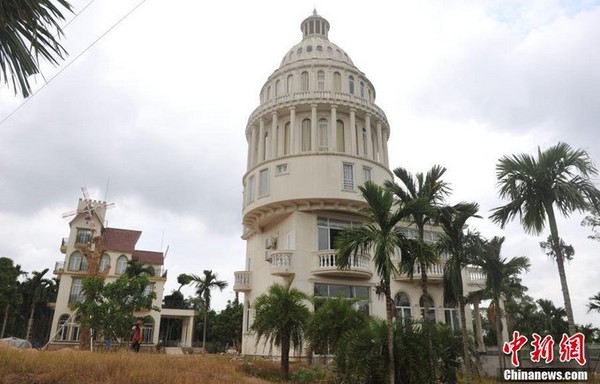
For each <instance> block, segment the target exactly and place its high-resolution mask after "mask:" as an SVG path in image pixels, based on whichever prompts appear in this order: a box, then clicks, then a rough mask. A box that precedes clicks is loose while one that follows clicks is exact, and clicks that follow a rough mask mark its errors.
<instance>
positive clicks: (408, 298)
mask: <svg viewBox="0 0 600 384" xmlns="http://www.w3.org/2000/svg"><path fill="white" fill-rule="evenodd" d="M300 29H301V31H302V41H300V43H298V44H296V45H294V46H293V47H292V48H291V49H290V50H289V51H288V52H287V53H286V54H285V56H284V57H283V60H282V61H281V64H280V66H279V68H278V69H276V70H275V71H274V72H273V74H271V76H269V78H268V79H267V81H266V82H265V84H264V86H263V87H262V89H261V91H260V105H259V106H258V107H257V108H256V109H255V110H254V111H253V112H252V114H251V115H250V118H249V119H248V125H247V126H246V139H247V142H248V166H247V172H246V173H245V175H244V177H243V185H244V201H243V225H244V233H243V236H242V237H243V239H245V240H246V242H247V248H246V269H245V270H244V271H239V272H235V285H234V290H235V291H236V292H243V293H244V301H243V303H244V308H245V313H244V324H243V330H244V337H243V342H242V353H243V354H248V355H267V354H269V348H268V346H267V347H265V346H263V345H262V343H260V344H258V345H256V342H255V339H254V337H253V336H252V334H251V333H250V332H248V330H249V328H250V326H251V324H252V322H253V317H254V311H253V302H254V300H255V299H256V298H257V297H258V296H259V295H261V294H263V293H265V292H266V291H267V289H268V287H269V286H270V285H272V284H273V283H275V282H278V283H283V282H284V281H286V280H288V281H290V280H291V281H292V286H293V287H294V288H297V289H300V290H302V291H304V292H306V293H307V294H309V295H313V294H314V295H315V296H320V297H337V296H339V295H343V296H345V297H348V298H352V299H359V300H360V301H359V302H358V304H357V306H358V307H359V308H360V309H362V310H365V311H368V313H369V314H371V315H374V316H379V317H382V318H385V303H384V300H383V298H378V297H377V296H376V295H375V290H374V287H375V285H376V284H377V283H378V282H379V278H378V276H377V274H376V272H375V270H374V267H373V264H372V262H371V257H370V256H369V255H362V256H358V257H357V258H356V260H354V262H353V265H352V267H351V268H350V269H349V270H339V269H338V268H337V265H336V261H335V250H334V249H333V243H334V240H335V238H336V236H337V235H338V234H339V232H340V231H341V230H342V229H344V228H346V227H348V226H351V225H357V224H359V223H360V217H359V216H358V215H357V211H358V209H359V208H360V207H361V206H362V205H364V204H365V203H364V200H363V199H362V198H361V195H360V191H359V190H358V188H357V187H358V186H359V185H361V184H363V183H364V182H365V181H367V180H372V181H373V182H375V183H377V184H383V182H384V181H385V180H391V179H392V178H393V174H392V172H391V171H390V169H389V163H388V148H387V142H388V139H389V137H390V125H389V123H388V121H387V118H386V115H385V113H384V112H383V111H382V110H381V108H379V107H378V106H377V105H376V104H375V96H376V92H375V87H374V86H373V84H372V83H371V82H370V81H369V79H368V78H367V77H366V76H365V74H364V73H363V72H361V71H360V70H359V69H358V68H357V67H356V66H355V65H354V64H353V62H352V60H351V59H350V57H349V56H348V54H347V53H346V52H345V51H344V50H343V49H341V48H340V47H339V46H337V45H336V44H334V43H332V42H331V41H330V40H329V36H328V35H329V29H330V25H329V22H328V21H327V20H326V19H324V18H323V17H321V16H319V15H318V14H317V13H316V11H315V12H314V13H313V15H311V16H310V17H308V18H306V19H305V20H304V21H302V23H301V25H300ZM406 230H407V233H410V229H409V228H407V229H406ZM437 233H439V230H438V229H436V228H429V229H428V231H427V234H426V235H428V236H429V238H430V240H432V241H433V240H435V238H436V236H437ZM441 271H442V269H441V266H438V268H437V269H435V268H434V269H432V271H430V272H429V273H428V275H429V281H430V294H431V296H432V299H433V302H434V307H433V308H432V311H431V314H430V316H435V318H436V319H437V320H438V321H449V322H452V323H453V325H454V326H458V317H457V316H456V310H455V309H450V308H447V309H445V308H444V305H443V304H444V303H443V295H442V284H441ZM418 279H419V276H418V275H417V274H415V280H413V281H411V280H409V279H408V278H407V277H406V276H398V277H396V278H395V279H394V281H393V283H392V294H393V295H395V298H396V303H397V312H396V313H397V317H404V316H412V317H419V316H421V314H420V313H421V312H420V311H419V308H420V301H421V290H420V286H419V283H418Z"/></svg>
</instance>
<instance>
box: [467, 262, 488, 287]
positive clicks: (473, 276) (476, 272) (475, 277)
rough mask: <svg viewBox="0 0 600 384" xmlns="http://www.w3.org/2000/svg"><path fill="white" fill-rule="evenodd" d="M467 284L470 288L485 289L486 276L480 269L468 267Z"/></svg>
mask: <svg viewBox="0 0 600 384" xmlns="http://www.w3.org/2000/svg"><path fill="white" fill-rule="evenodd" d="M466 271H467V284H468V285H469V287H473V288H477V289H481V288H483V287H485V282H486V276H485V273H483V271H482V269H481V268H479V267H473V266H471V267H467V269H466Z"/></svg>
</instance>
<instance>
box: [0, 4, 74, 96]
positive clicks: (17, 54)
mask: <svg viewBox="0 0 600 384" xmlns="http://www.w3.org/2000/svg"><path fill="white" fill-rule="evenodd" d="M57 4H60V6H62V7H64V8H66V9H67V10H68V11H71V10H72V7H71V5H70V4H69V2H68V1H66V0H3V1H1V2H0V15H1V18H2V23H1V24H0V79H1V80H2V81H3V82H4V83H8V82H9V81H8V80H9V76H10V78H11V82H12V85H13V88H15V93H16V92H17V89H19V91H20V93H22V94H23V96H25V97H28V96H29V95H30V93H31V86H30V84H29V80H28V77H29V76H31V75H35V74H37V73H39V72H40V70H39V57H40V56H41V57H42V58H43V59H45V60H47V61H48V62H50V63H52V64H57V63H58V60H57V59H58V58H60V59H62V58H64V56H65V54H66V52H65V50H64V49H63V47H62V46H61V45H60V44H59V43H58V40H57V38H56V37H55V36H54V31H56V32H57V33H58V35H60V34H62V30H61V28H60V26H59V23H60V22H61V21H63V20H64V18H65V17H64V15H63V13H62V11H61V8H59V7H58V6H57ZM17 83H18V85H17Z"/></svg>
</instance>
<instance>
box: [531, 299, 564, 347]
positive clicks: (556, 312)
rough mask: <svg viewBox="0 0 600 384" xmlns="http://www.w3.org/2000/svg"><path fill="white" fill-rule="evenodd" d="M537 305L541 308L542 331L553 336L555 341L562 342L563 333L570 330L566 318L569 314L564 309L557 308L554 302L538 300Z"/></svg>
mask: <svg viewBox="0 0 600 384" xmlns="http://www.w3.org/2000/svg"><path fill="white" fill-rule="evenodd" d="M536 303H537V304H538V305H539V306H540V310H541V314H542V316H541V319H542V329H541V330H543V332H544V333H546V334H548V335H552V337H553V338H554V339H555V340H560V338H561V337H562V334H563V333H566V332H567V331H568V329H569V326H568V324H567V322H566V321H565V318H566V317H567V312H566V311H565V309H564V308H562V307H558V308H557V307H555V306H554V303H553V302H552V300H546V299H538V300H536Z"/></svg>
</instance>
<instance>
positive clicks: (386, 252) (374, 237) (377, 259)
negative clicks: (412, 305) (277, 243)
mask: <svg viewBox="0 0 600 384" xmlns="http://www.w3.org/2000/svg"><path fill="white" fill-rule="evenodd" d="M358 188H359V190H360V192H361V193H362V197H363V198H364V199H365V201H366V202H367V206H365V207H364V208H362V209H361V210H360V214H361V216H362V217H363V218H364V219H365V223H364V225H363V226H361V227H352V228H346V229H344V230H343V231H342V232H341V234H340V236H339V237H338V239H337V240H336V243H335V247H336V249H337V261H338V265H339V268H341V269H344V268H349V267H350V266H351V263H352V259H353V258H354V257H356V255H357V254H358V253H363V254H369V253H371V252H372V255H373V262H374V264H375V270H376V272H377V275H378V276H379V278H380V279H381V282H380V284H379V286H378V291H379V292H381V293H383V295H384V296H385V306H386V324H387V337H388V339H387V348H388V376H389V380H390V383H392V384H393V383H394V320H393V313H394V301H393V300H392V294H391V290H390V280H391V276H392V274H393V273H396V274H397V273H399V270H398V267H397V266H396V265H394V261H393V260H392V257H393V256H394V254H395V253H396V249H397V248H399V249H401V250H402V257H407V258H411V257H413V254H414V253H415V252H417V251H418V250H419V249H418V248H420V247H419V245H420V244H416V243H415V242H409V241H407V240H406V238H405V237H404V236H403V235H402V234H401V233H400V231H399V229H398V228H397V225H398V223H400V221H402V220H404V219H406V218H407V217H408V216H409V215H410V214H411V213H412V212H414V210H413V208H414V209H419V208H420V206H418V205H415V206H414V207H412V206H411V207H410V208H409V207H405V206H404V205H400V206H399V207H395V202H394V196H393V195H392V193H391V192H390V191H388V190H386V189H383V188H382V187H380V186H379V185H377V184H374V183H373V182H370V181H367V182H366V183H365V184H364V185H363V186H360V187H358Z"/></svg>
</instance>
